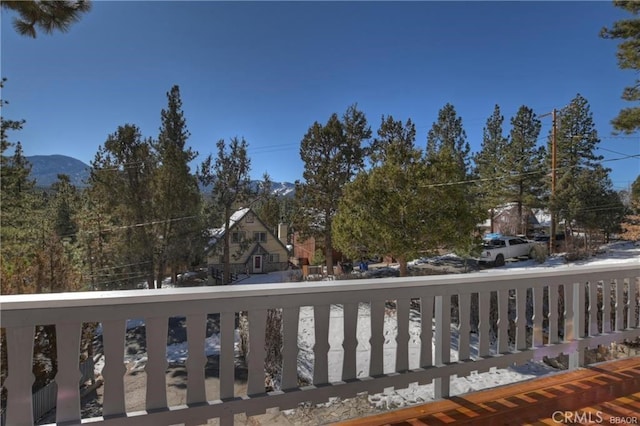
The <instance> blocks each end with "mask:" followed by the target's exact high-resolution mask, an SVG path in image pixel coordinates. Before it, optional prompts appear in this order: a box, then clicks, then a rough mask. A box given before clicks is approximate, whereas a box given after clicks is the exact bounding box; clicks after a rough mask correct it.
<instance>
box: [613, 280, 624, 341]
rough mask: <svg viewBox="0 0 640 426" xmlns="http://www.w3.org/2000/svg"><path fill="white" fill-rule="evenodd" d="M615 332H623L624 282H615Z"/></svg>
mask: <svg viewBox="0 0 640 426" xmlns="http://www.w3.org/2000/svg"><path fill="white" fill-rule="evenodd" d="M615 282H616V331H622V330H624V280H621V279H617V280H616V281H615Z"/></svg>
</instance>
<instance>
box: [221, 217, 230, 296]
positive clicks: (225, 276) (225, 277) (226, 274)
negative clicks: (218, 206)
mask: <svg viewBox="0 0 640 426" xmlns="http://www.w3.org/2000/svg"><path fill="white" fill-rule="evenodd" d="M230 218H231V212H230V209H225V212H224V247H223V253H222V263H223V266H222V285H227V284H230V281H231V256H230V255H229V251H230V246H231V235H229V219H230Z"/></svg>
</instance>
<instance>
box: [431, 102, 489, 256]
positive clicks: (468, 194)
mask: <svg viewBox="0 0 640 426" xmlns="http://www.w3.org/2000/svg"><path fill="white" fill-rule="evenodd" d="M470 150H471V149H470V147H469V143H468V142H467V136H466V132H465V131H464V127H463V125H462V117H459V116H458V114H457V113H456V110H455V108H454V107H453V105H451V104H446V105H445V106H444V107H443V108H442V109H440V111H439V112H438V120H437V121H436V122H435V123H433V126H432V127H431V129H430V130H429V132H428V134H427V153H426V162H427V165H428V167H429V172H430V176H431V177H430V185H431V187H432V188H433V189H434V190H435V189H437V190H438V192H440V194H438V202H437V203H435V204H434V205H431V206H430V207H431V208H432V209H433V211H434V212H439V215H441V216H442V219H441V220H440V221H439V222H438V226H437V229H438V232H439V234H440V235H441V238H442V242H441V243H442V244H444V245H446V246H448V247H449V248H452V249H454V250H455V251H457V252H459V253H460V254H465V255H468V254H471V253H473V251H474V250H475V248H476V246H477V244H476V243H477V242H476V241H475V236H474V233H473V231H474V229H475V227H476V225H477V224H478V223H479V222H480V221H482V219H483V218H484V217H485V216H486V213H485V212H484V209H483V206H482V203H481V202H480V200H478V199H477V197H476V194H475V187H474V185H472V184H471V183H470V182H469V181H470V179H471V176H472V175H471V169H470V162H471V161H470Z"/></svg>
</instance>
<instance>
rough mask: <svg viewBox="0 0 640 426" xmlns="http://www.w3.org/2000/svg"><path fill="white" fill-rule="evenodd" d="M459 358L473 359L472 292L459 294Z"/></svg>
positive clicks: (460, 359)
mask: <svg viewBox="0 0 640 426" xmlns="http://www.w3.org/2000/svg"><path fill="white" fill-rule="evenodd" d="M458 321H459V324H458V360H459V361H466V360H469V359H471V347H470V346H471V345H470V343H469V335H470V333H471V294H469V293H463V294H459V295H458Z"/></svg>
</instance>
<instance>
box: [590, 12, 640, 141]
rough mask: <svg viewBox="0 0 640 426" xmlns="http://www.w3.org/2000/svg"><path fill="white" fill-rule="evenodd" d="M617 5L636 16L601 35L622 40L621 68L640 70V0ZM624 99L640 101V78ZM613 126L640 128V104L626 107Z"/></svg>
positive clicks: (613, 121)
mask: <svg viewBox="0 0 640 426" xmlns="http://www.w3.org/2000/svg"><path fill="white" fill-rule="evenodd" d="M613 4H614V5H615V6H616V7H619V8H621V9H624V10H625V11H627V12H629V13H631V14H632V15H633V16H634V18H632V19H621V20H619V21H617V22H615V23H614V24H613V26H612V27H611V28H606V27H605V28H603V29H602V30H601V31H600V37H603V38H607V39H620V40H622V41H621V42H620V44H619V45H618V54H617V56H618V66H619V67H620V68H621V69H631V70H635V71H636V74H637V72H638V71H639V70H640V18H638V14H639V13H640V2H638V1H636V0H633V1H629V0H615V1H614V2H613ZM622 99H624V100H625V101H629V102H638V101H640V79H638V78H636V81H635V84H633V85H632V86H628V87H626V88H625V89H624V92H623V93H622ZM611 123H612V124H613V127H614V128H615V129H616V130H618V131H621V132H624V133H627V134H631V133H634V132H636V131H637V130H639V129H640V106H633V107H629V108H624V109H622V111H620V113H619V114H618V116H617V117H616V118H614V119H613V120H612V122H611Z"/></svg>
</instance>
